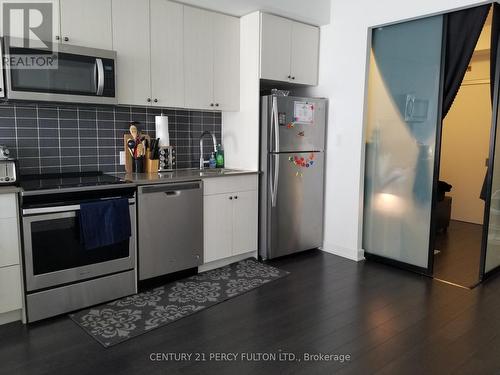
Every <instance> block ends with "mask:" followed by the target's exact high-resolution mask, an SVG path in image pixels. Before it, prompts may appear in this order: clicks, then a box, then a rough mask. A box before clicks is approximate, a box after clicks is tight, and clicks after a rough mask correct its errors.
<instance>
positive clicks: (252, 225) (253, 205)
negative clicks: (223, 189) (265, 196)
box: [231, 191, 259, 255]
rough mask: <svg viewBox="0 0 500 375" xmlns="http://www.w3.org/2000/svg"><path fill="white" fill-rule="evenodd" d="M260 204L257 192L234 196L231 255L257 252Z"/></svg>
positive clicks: (240, 193) (239, 193)
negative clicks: (258, 208)
mask: <svg viewBox="0 0 500 375" xmlns="http://www.w3.org/2000/svg"><path fill="white" fill-rule="evenodd" d="M258 202H259V197H258V193H257V191H242V192H238V193H235V194H234V197H233V249H232V254H231V255H238V254H243V253H248V252H249V251H254V250H257V221H258V210H257V206H258Z"/></svg>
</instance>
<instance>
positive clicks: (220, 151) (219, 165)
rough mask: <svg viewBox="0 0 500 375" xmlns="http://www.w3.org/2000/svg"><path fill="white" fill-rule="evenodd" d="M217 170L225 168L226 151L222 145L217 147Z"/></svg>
mask: <svg viewBox="0 0 500 375" xmlns="http://www.w3.org/2000/svg"><path fill="white" fill-rule="evenodd" d="M215 160H216V166H217V168H224V149H223V148H222V145H221V144H218V145H217V154H216V156H215Z"/></svg>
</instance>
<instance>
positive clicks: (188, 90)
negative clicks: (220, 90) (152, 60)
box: [184, 7, 215, 109]
mask: <svg viewBox="0 0 500 375" xmlns="http://www.w3.org/2000/svg"><path fill="white" fill-rule="evenodd" d="M212 25H213V17H212V12H208V11H206V10H202V9H198V8H191V7H184V77H185V78H184V82H185V103H186V106H187V107H188V108H198V109H215V103H214V101H213V93H214V91H213V90H214V89H213V87H214V86H213V74H214V68H213V60H214V57H213V56H214V49H213V44H214V43H213V26H212Z"/></svg>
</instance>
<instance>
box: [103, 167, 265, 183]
mask: <svg viewBox="0 0 500 375" xmlns="http://www.w3.org/2000/svg"><path fill="white" fill-rule="evenodd" d="M258 173H259V172H258V171H249V170H242V169H204V170H199V169H177V170H175V171H172V172H162V173H111V175H113V176H116V177H119V178H123V179H125V180H127V181H130V182H133V183H135V184H137V185H147V184H160V183H163V184H164V183H169V182H182V181H193V180H203V179H206V178H216V177H229V176H240V175H246V174H258Z"/></svg>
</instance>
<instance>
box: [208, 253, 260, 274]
mask: <svg viewBox="0 0 500 375" xmlns="http://www.w3.org/2000/svg"><path fill="white" fill-rule="evenodd" d="M251 257H252V258H256V259H257V251H250V252H248V253H243V254H239V255H235V256H232V257H229V258H224V259H219V260H214V261H213V262H210V263H205V264H202V265H201V266H199V267H198V272H205V271H210V270H213V269H215V268H219V267H224V266H227V265H228V264H231V263H234V262H239V261H240V260H243V259H246V258H251Z"/></svg>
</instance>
